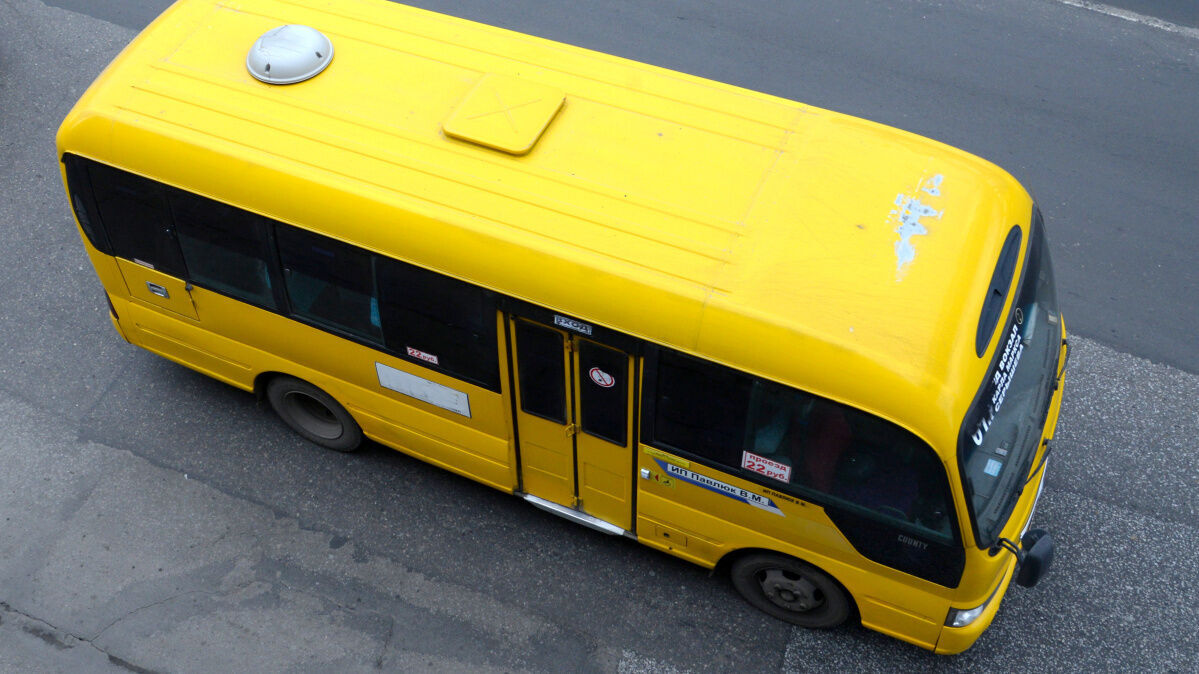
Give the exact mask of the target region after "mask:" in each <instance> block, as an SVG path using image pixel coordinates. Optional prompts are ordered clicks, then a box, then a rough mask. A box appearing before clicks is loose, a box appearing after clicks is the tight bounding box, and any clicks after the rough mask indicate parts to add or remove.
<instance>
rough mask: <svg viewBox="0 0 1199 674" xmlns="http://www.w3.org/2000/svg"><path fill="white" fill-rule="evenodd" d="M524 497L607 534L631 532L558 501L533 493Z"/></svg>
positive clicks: (622, 534) (542, 507)
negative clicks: (548, 499)
mask: <svg viewBox="0 0 1199 674" xmlns="http://www.w3.org/2000/svg"><path fill="white" fill-rule="evenodd" d="M523 498H524V500H526V501H528V502H529V503H532V504H533V505H535V506H537V507H538V508H541V509H542V510H544V511H546V512H550V513H553V514H555V515H557V516H558V517H564V518H566V519H568V520H571V521H572V522H577V523H579V524H582V525H583V526H585V527H588V528H591V529H595V530H596V531H602V532H604V533H605V534H611V535H612V536H624V535H626V534H628V533H629V532H627V531H625V530H624V529H621V528H620V527H618V526H616V525H615V524H609V523H607V522H605V521H603V520H601V519H599V518H598V517H592V516H591V515H588V514H587V513H585V512H580V511H578V510H575V509H574V508H567V507H566V506H564V505H558V504H557V503H554V502H552V501H547V500H545V499H543V498H538V497H536V496H533V495H532V494H524V495H523Z"/></svg>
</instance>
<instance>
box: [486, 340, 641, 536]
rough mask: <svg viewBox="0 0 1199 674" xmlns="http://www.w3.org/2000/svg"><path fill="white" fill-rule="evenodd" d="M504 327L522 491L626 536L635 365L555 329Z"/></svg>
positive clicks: (630, 490)
mask: <svg viewBox="0 0 1199 674" xmlns="http://www.w3.org/2000/svg"><path fill="white" fill-rule="evenodd" d="M509 320H510V328H511V334H512V336H513V342H514V348H513V352H514V353H513V357H514V361H515V368H516V370H515V371H516V377H515V379H516V405H515V408H516V424H515V425H516V429H517V437H518V438H519V451H520V466H521V484H522V489H523V491H524V492H525V493H526V494H527V495H529V496H532V497H534V499H539V500H544V501H547V502H550V503H553V504H556V505H558V506H561V507H563V508H566V509H569V510H572V511H574V512H575V513H581V514H582V515H586V516H590V517H591V518H595V519H598V520H601V521H603V522H605V523H607V524H609V525H612V526H614V527H617V528H618V529H620V530H621V531H629V530H631V528H632V521H633V520H632V515H633V497H632V494H633V448H632V444H633V414H632V411H633V402H634V398H635V388H634V383H635V376H634V375H635V360H634V358H633V357H632V356H631V355H630V354H629V353H628V352H627V351H626V350H623V349H620V348H616V347H614V346H611V345H607V344H602V343H600V342H599V341H596V340H594V339H589V338H587V337H584V336H583V335H580V334H576V333H573V332H568V331H567V330H564V329H562V328H560V327H551V326H550V325H546V324H544V323H539V322H536V321H532V320H529V319H526V318H517V317H511V318H510V319H509ZM534 503H537V501H536V500H535V501H534ZM558 512H559V513H560V514H567V516H571V517H574V515H572V514H570V513H563V512H562V511H561V510H559V511H558ZM577 519H582V520H583V521H584V523H587V520H586V518H577ZM605 530H609V529H606V528H605ZM609 531H610V530H609ZM612 533H616V532H612Z"/></svg>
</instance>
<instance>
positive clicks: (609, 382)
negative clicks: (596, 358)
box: [587, 367, 616, 388]
mask: <svg viewBox="0 0 1199 674" xmlns="http://www.w3.org/2000/svg"><path fill="white" fill-rule="evenodd" d="M587 374H588V375H590V376H591V381H593V382H595V383H596V384H597V385H598V386H602V387H604V388H612V387H613V386H615V385H616V377H613V376H612V375H610V374H608V373H607V372H604V371H603V370H601V369H599V368H598V367H593V368H591V370H589V371H588V372H587Z"/></svg>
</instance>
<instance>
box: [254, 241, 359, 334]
mask: <svg viewBox="0 0 1199 674" xmlns="http://www.w3.org/2000/svg"><path fill="white" fill-rule="evenodd" d="M276 237H277V239H278V241H279V258H280V260H281V261H282V263H283V276H284V280H285V282H286V285H287V296H288V298H289V299H290V300H291V309H292V313H294V314H296V315H298V316H303V317H305V318H308V319H311V320H314V321H316V322H318V323H323V324H325V325H328V326H331V327H334V328H338V329H340V330H342V331H344V332H347V333H350V334H352V335H356V336H358V337H363V338H366V339H368V340H370V341H374V342H379V341H380V338H381V330H380V319H379V308H378V302H377V301H376V299H375V283H374V272H373V269H372V268H373V263H372V260H371V256H370V255H369V254H368V253H367V252H366V251H363V250H359V249H357V248H354V247H353V246H347V245H346V244H344V243H341V242H340V241H334V240H333V239H330V238H328V237H325V236H320V235H318V234H312V233H310V232H305V231H303V230H299V229H296V228H294V227H287V226H280V227H278V228H277V231H276Z"/></svg>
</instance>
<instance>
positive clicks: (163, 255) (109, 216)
mask: <svg viewBox="0 0 1199 674" xmlns="http://www.w3.org/2000/svg"><path fill="white" fill-rule="evenodd" d="M88 174H89V175H90V176H91V181H92V193H93V195H94V197H95V202H96V210H97V212H98V213H99V215H100V220H101V221H102V222H103V223H104V229H105V230H106V231H107V232H108V238H109V241H110V242H111V243H112V247H113V252H114V253H115V254H116V255H118V256H120V257H123V258H125V259H127V260H132V261H134V262H138V263H140V264H144V265H146V266H149V267H152V268H154V269H157V270H158V271H161V272H164V273H166V274H171V275H172V276H178V277H180V278H182V277H183V276H184V267H183V258H182V256H181V255H180V254H179V246H178V244H177V243H176V242H175V239H174V236H172V233H171V229H170V225H171V221H170V211H168V210H167V204H166V198H165V195H164V194H163V186H162V185H160V184H158V183H156V182H154V181H152V180H147V179H145V178H142V177H140V176H136V175H133V174H132V173H127V172H125V171H121V170H118V169H114V168H112V167H110V166H105V165H103V164H97V163H91V164H90V165H89V168H88Z"/></svg>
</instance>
